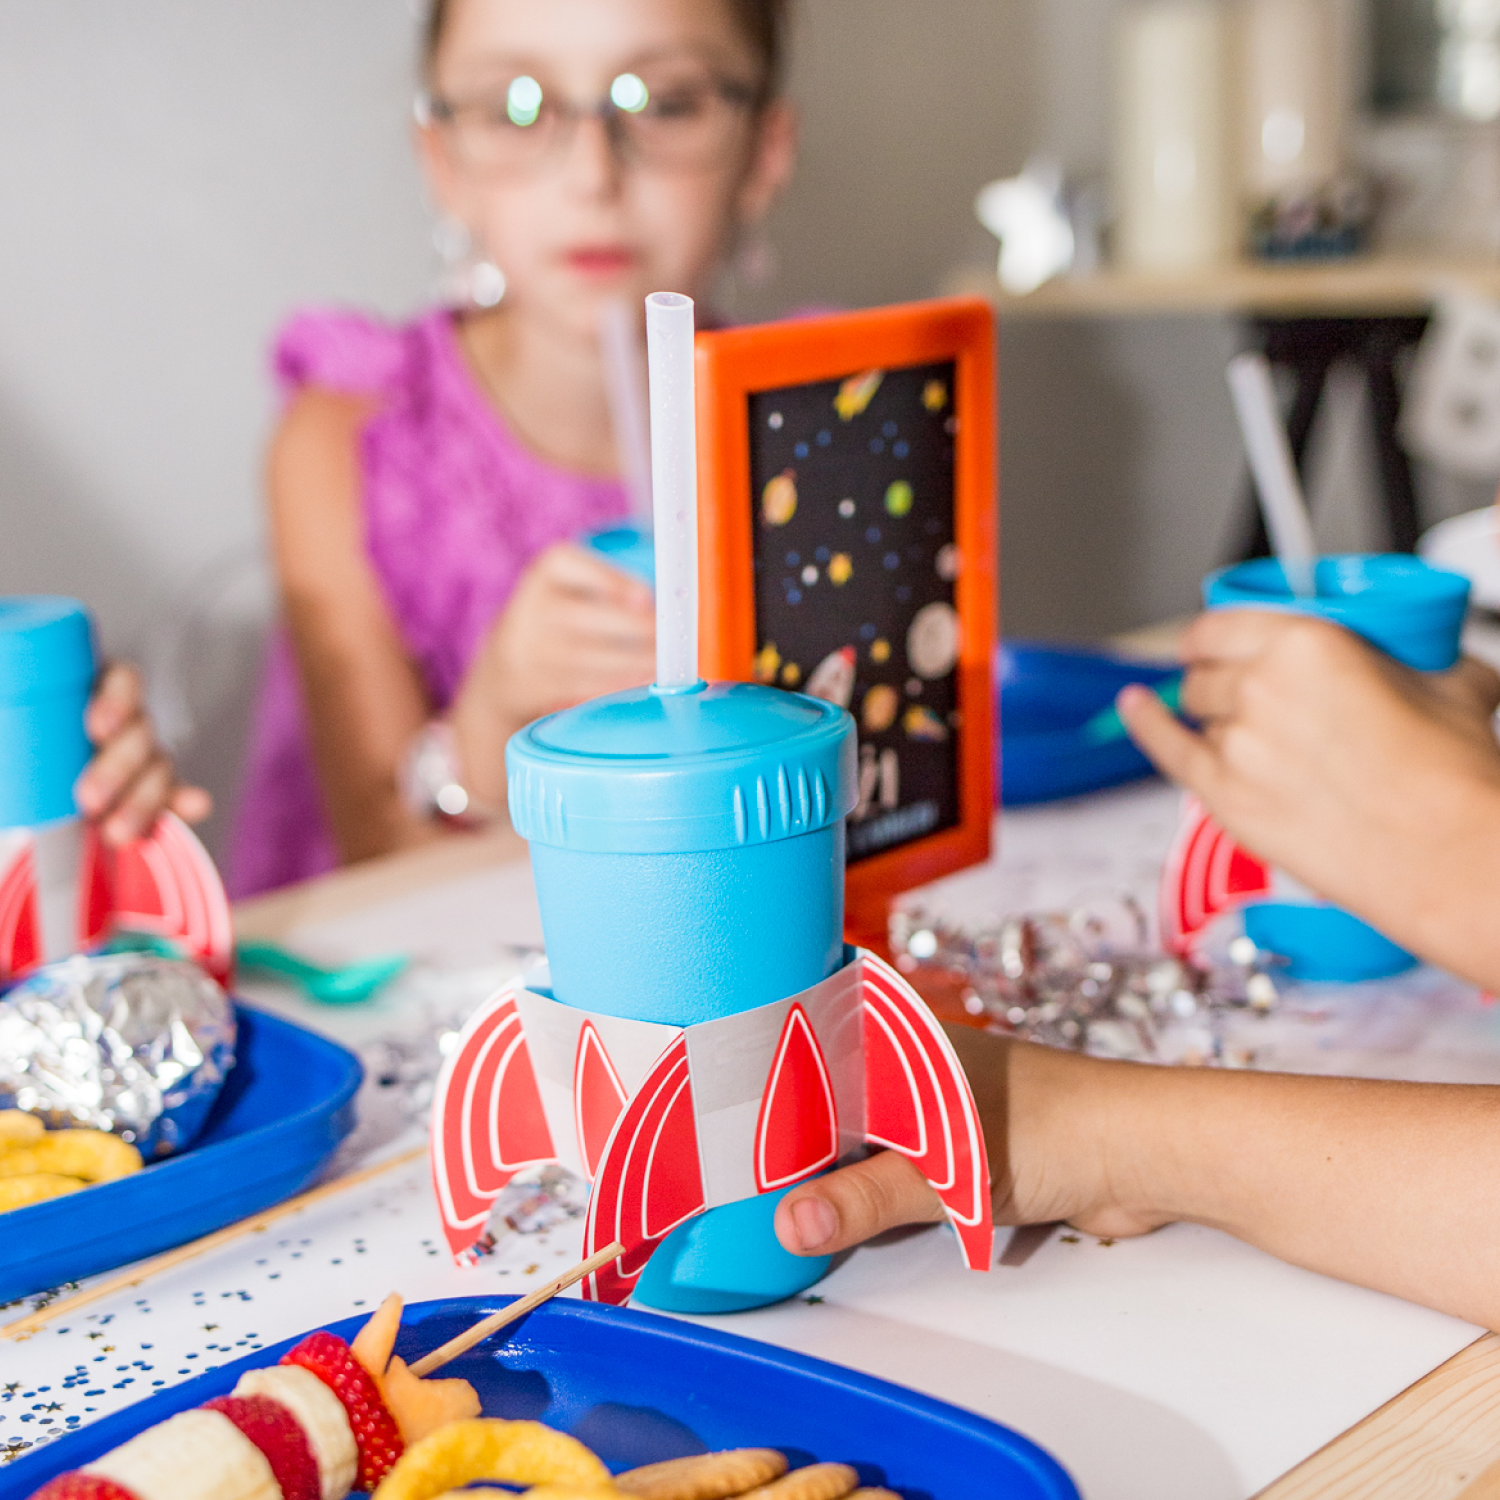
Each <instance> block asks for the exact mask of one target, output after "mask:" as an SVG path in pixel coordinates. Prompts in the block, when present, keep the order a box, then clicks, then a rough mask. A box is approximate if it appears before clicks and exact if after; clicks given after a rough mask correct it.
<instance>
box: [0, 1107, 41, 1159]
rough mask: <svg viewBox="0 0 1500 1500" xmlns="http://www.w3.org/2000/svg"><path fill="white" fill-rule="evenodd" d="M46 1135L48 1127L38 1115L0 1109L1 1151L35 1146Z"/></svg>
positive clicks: (21, 1110) (17, 1110) (22, 1110)
mask: <svg viewBox="0 0 1500 1500" xmlns="http://www.w3.org/2000/svg"><path fill="white" fill-rule="evenodd" d="M46 1133H47V1127H46V1126H45V1125H43V1124H42V1122H41V1120H40V1119H39V1118H38V1117H37V1116H36V1115H28V1114H27V1113H26V1111H25V1110H24V1109H0V1151H9V1150H10V1149H11V1148H12V1147H15V1146H30V1145H33V1144H35V1143H36V1142H37V1141H39V1140H41V1138H42V1137H43V1136H44V1135H45V1134H46Z"/></svg>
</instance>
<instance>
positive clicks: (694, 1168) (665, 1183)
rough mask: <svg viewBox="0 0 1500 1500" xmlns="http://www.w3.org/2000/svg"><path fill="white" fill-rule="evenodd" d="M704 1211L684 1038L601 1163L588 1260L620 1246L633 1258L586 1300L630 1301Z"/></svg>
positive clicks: (636, 1101)
mask: <svg viewBox="0 0 1500 1500" xmlns="http://www.w3.org/2000/svg"><path fill="white" fill-rule="evenodd" d="M703 1209H704V1195H703V1171H702V1168H701V1166H700V1165H699V1162H698V1127H697V1124H696V1122H695V1121H694V1118H693V1090H692V1084H691V1083H690V1082H689V1079H688V1051H687V1038H686V1037H685V1036H683V1035H681V1034H680V1033H679V1035H678V1036H677V1037H676V1039H675V1040H674V1041H673V1042H672V1043H671V1044H670V1045H669V1046H668V1047H667V1049H666V1051H664V1052H663V1053H662V1055H661V1056H660V1057H659V1058H657V1060H656V1061H655V1063H653V1064H652V1067H651V1071H650V1073H648V1074H647V1075H646V1081H645V1082H644V1083H643V1084H642V1085H641V1087H640V1089H639V1090H638V1091H637V1092H636V1093H635V1094H634V1095H633V1096H632V1098H631V1100H630V1102H629V1103H628V1104H627V1105H626V1106H625V1109H624V1110H623V1112H622V1113H621V1115H620V1118H619V1119H618V1120H616V1121H615V1128H614V1130H613V1131H612V1132H611V1133H610V1137H609V1141H608V1142H607V1143H606V1145H605V1147H604V1154H603V1156H602V1157H601V1158H600V1159H599V1170H598V1173H597V1174H596V1176H595V1178H594V1191H593V1193H592V1194H591V1195H590V1197H589V1214H588V1223H587V1226H586V1227H585V1230H584V1254H585V1255H593V1254H595V1253H596V1252H597V1251H599V1250H602V1249H604V1247H605V1246H606V1245H608V1244H610V1243H611V1242H612V1241H614V1240H618V1241H619V1242H620V1243H621V1244H622V1245H623V1246H624V1247H625V1253H624V1254H623V1255H621V1256H620V1257H619V1258H618V1259H616V1260H615V1261H613V1262H611V1263H610V1264H609V1265H607V1266H605V1267H604V1268H603V1269H602V1270H599V1271H595V1272H594V1273H593V1274H592V1275H591V1276H589V1277H588V1278H586V1280H585V1281H584V1283H583V1295H584V1296H585V1297H586V1298H588V1299H589V1300H590V1301H594V1302H611V1303H615V1304H617V1305H618V1304H621V1303H624V1302H625V1301H627V1300H628V1299H629V1297H630V1294H631V1292H632V1291H633V1290H634V1288H635V1284H636V1282H637V1281H638V1280H639V1279H640V1275H641V1272H642V1271H643V1270H645V1268H646V1262H647V1261H648V1260H650V1259H651V1252H652V1251H653V1250H655V1249H656V1247H657V1246H658V1245H659V1244H660V1243H661V1242H662V1240H664V1239H665V1238H666V1237H667V1236H668V1235H669V1234H670V1233H671V1232H672V1231H673V1230H674V1229H676V1228H677V1226H678V1225H679V1224H681V1223H683V1222H684V1221H686V1220H688V1219H691V1218H692V1217H693V1215H694V1214H700V1213H702V1212H703Z"/></svg>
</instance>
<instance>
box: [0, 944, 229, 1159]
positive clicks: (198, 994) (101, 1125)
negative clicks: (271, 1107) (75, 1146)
mask: <svg viewBox="0 0 1500 1500" xmlns="http://www.w3.org/2000/svg"><path fill="white" fill-rule="evenodd" d="M234 1048H235V1017H234V1007H233V1006H232V1005H231V1004H230V1001H229V997H228V996H227V995H226V994H225V993H224V991H223V990H222V989H220V988H219V986H218V985H217V984H215V983H214V981H213V980H212V979H210V978H209V977H208V976H207V975H206V974H205V973H204V972H203V971H202V970H201V969H200V968H198V966H197V965H196V964H192V963H187V962H184V961H181V960H178V959H168V958H159V957H156V956H154V955H151V954H146V953H116V954H99V955H80V956H78V957H75V958H69V959H65V960H63V961H62V962H61V963H55V964H48V965H46V966H45V967H44V968H41V969H37V970H34V971H33V972H32V973H31V974H29V975H27V977H26V978H25V979H23V980H21V981H20V982H19V983H18V984H15V985H13V986H12V987H11V988H10V989H9V990H7V991H6V992H5V993H4V995H3V996H0V1108H14V1109H24V1110H27V1111H28V1112H30V1113H32V1114H36V1115H39V1116H41V1117H42V1118H43V1119H45V1120H46V1121H47V1123H48V1124H49V1125H51V1126H53V1127H59V1126H76V1125H86V1126H91V1127H93V1128H95V1129H98V1130H109V1131H113V1132H114V1133H115V1134H116V1135H118V1136H120V1137H121V1138H122V1139H124V1140H127V1141H130V1142H132V1143H133V1144H134V1145H135V1146H137V1147H138V1148H139V1149H140V1152H141V1155H142V1156H143V1157H145V1158H146V1160H147V1161H150V1160H152V1159H153V1158H156V1157H161V1156H168V1155H170V1154H171V1153H172V1152H174V1151H179V1150H181V1149H182V1148H183V1147H185V1146H188V1145H191V1144H192V1142H193V1140H194V1138H195V1137H196V1136H197V1135H198V1133H199V1132H200V1131H201V1130H202V1128H203V1126H204V1123H205V1121H206V1120H207V1118H208V1113H209V1110H210V1109H211V1108H212V1106H213V1102H214V1100H215V1099H216V1098H217V1097H218V1094H219V1089H220V1088H221V1087H222V1085H223V1083H224V1079H225V1077H226V1076H227V1075H228V1072H229V1070H230V1069H231V1068H232V1067H233V1066H234Z"/></svg>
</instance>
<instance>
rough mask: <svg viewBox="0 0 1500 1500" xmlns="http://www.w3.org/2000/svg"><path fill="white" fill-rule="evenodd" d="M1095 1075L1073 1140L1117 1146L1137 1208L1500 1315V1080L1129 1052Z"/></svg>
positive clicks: (1113, 1179)
mask: <svg viewBox="0 0 1500 1500" xmlns="http://www.w3.org/2000/svg"><path fill="white" fill-rule="evenodd" d="M1018 1050H1019V1049H1018ZM1027 1050H1028V1051H1029V1050H1030V1049H1027ZM1036 1061H1040V1062H1042V1063H1043V1064H1045V1062H1046V1060H1045V1059H1040V1060H1038V1059H1030V1058H1028V1059H1022V1058H1021V1057H1019V1056H1018V1057H1017V1059H1016V1062H1017V1064H1019V1066H1018V1067H1017V1068H1015V1069H1014V1070H1013V1081H1012V1104H1013V1111H1014V1112H1013V1114H1012V1119H1013V1121H1016V1122H1017V1123H1019V1120H1020V1118H1021V1117H1022V1111H1024V1108H1025V1102H1024V1093H1025V1089H1026V1081H1025V1080H1026V1078H1027V1075H1028V1073H1030V1074H1034V1075H1035V1076H1036V1081H1038V1082H1043V1081H1045V1078H1046V1075H1047V1073H1048V1071H1049V1070H1048V1069H1047V1067H1046V1066H1045V1065H1044V1066H1042V1067H1040V1068H1037V1067H1033V1066H1032V1064H1033V1063H1034V1062H1036ZM1091 1073H1092V1077H1091V1078H1088V1079H1079V1080H1078V1082H1079V1083H1080V1084H1083V1085H1086V1086H1087V1088H1088V1090H1089V1092H1090V1094H1092V1096H1093V1097H1092V1101H1091V1102H1088V1101H1081V1103H1082V1123H1083V1124H1084V1127H1085V1129H1086V1131H1087V1132H1088V1133H1089V1134H1092V1135H1093V1136H1094V1140H1093V1143H1092V1146H1090V1144H1089V1142H1088V1141H1087V1139H1085V1140H1082V1141H1078V1142H1077V1143H1076V1144H1075V1149H1077V1150H1083V1151H1087V1150H1089V1149H1092V1150H1093V1151H1096V1152H1099V1153H1100V1154H1101V1155H1102V1156H1103V1157H1104V1160H1105V1164H1106V1165H1105V1174H1106V1181H1107V1182H1108V1183H1109V1184H1111V1185H1112V1189H1113V1192H1114V1193H1115V1194H1117V1195H1118V1197H1119V1206H1120V1207H1121V1208H1123V1209H1125V1210H1126V1211H1127V1213H1128V1214H1129V1215H1130V1216H1132V1217H1136V1218H1138V1219H1139V1220H1141V1221H1143V1222H1146V1223H1150V1222H1161V1221H1166V1220H1176V1219H1183V1220H1190V1221H1192V1222H1195V1223H1200V1224H1207V1225H1211V1226H1213V1227H1215V1228H1219V1229H1223V1230H1225V1231H1227V1232H1228V1233H1230V1234H1233V1235H1236V1236H1238V1237H1239V1238H1240V1239H1243V1240H1246V1241H1248V1242H1249V1243H1251V1244H1253V1245H1257V1246H1259V1247H1260V1248H1261V1249H1264V1250H1267V1251H1269V1252H1270V1253H1271V1254H1273V1255H1277V1256H1280V1257H1281V1258H1282V1259H1284V1260H1288V1261H1292V1262H1294V1263H1295V1264H1297V1265H1301V1266H1305V1267H1307V1268H1309V1269H1310V1270H1315V1271H1321V1272H1324V1273H1325V1274H1327V1275H1330V1276H1337V1277H1340V1278H1341V1279H1343V1280H1346V1281H1353V1282H1358V1283H1360V1284H1361V1285H1364V1286H1369V1287H1373V1288H1376V1289H1377V1290H1380V1291H1385V1292H1390V1293H1393V1294H1395V1295H1396V1296H1400V1297H1405V1298H1408V1299H1410V1300H1411V1301H1414V1302H1421V1303H1425V1304H1426V1305H1428V1306H1430V1307H1435V1308H1438V1309H1440V1310H1441V1311H1444V1312H1448V1313H1452V1314H1454V1315H1455V1316H1457V1317H1461V1318H1465V1319H1467V1320H1469V1321H1471V1322H1475V1323H1479V1324H1482V1325H1483V1326H1485V1327H1488V1328H1497V1327H1500V1088H1490V1087H1481V1086H1466V1085H1442V1084H1406V1083H1388V1082H1377V1081H1372V1080H1363V1079H1335V1078H1303V1077H1291V1076H1286V1075H1280V1074H1249V1073H1223V1072H1217V1071H1216V1072H1200V1071H1197V1070H1188V1069H1165V1068H1153V1067H1142V1066H1137V1065H1131V1064H1123V1063H1121V1064H1109V1063H1100V1064H1095V1065H1093V1066H1092V1068H1091ZM1017 1148H1019V1149H1020V1150H1021V1152H1022V1153H1024V1150H1025V1149H1026V1148H1025V1143H1024V1141H1023V1140H1021V1139H1017V1140H1015V1141H1014V1142H1013V1150H1015V1149H1017ZM1049 1149H1050V1148H1049Z"/></svg>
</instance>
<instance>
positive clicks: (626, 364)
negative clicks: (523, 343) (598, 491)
mask: <svg viewBox="0 0 1500 1500" xmlns="http://www.w3.org/2000/svg"><path fill="white" fill-rule="evenodd" d="M599 349H600V352H601V353H602V354H603V356H604V388H605V391H606V392H607V394H608V396H609V416H610V422H611V425H612V426H613V427H614V430H615V447H616V448H617V449H618V450H619V453H620V471H621V477H622V478H623V479H624V481H625V490H626V493H627V494H628V495H629V496H630V519H631V520H632V521H634V522H635V524H636V525H637V526H639V527H641V529H642V530H644V531H649V530H650V529H651V520H652V518H651V430H650V428H649V426H648V425H647V422H648V418H647V414H646V380H645V360H644V358H643V357H642V353H643V351H642V349H641V334H640V325H639V324H638V323H637V321H636V318H635V314H634V312H633V311H632V310H631V307H630V304H629V303H628V302H623V301H613V302H606V303H605V304H604V307H603V308H602V309H601V311H600V314H599Z"/></svg>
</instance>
